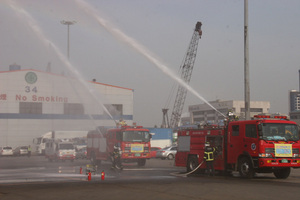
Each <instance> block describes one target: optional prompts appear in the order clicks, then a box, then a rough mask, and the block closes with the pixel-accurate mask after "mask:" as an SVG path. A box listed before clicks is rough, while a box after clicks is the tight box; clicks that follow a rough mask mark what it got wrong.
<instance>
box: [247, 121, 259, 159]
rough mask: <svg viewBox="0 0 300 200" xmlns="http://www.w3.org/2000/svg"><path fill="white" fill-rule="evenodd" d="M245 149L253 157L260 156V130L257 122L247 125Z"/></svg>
mask: <svg viewBox="0 0 300 200" xmlns="http://www.w3.org/2000/svg"><path fill="white" fill-rule="evenodd" d="M243 143H244V151H246V152H248V153H249V155H250V156H251V157H258V152H259V151H258V131H257V126H256V124H246V125H245V137H244V139H243Z"/></svg>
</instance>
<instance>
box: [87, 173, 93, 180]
mask: <svg viewBox="0 0 300 200" xmlns="http://www.w3.org/2000/svg"><path fill="white" fill-rule="evenodd" d="M90 180H92V173H91V172H89V173H88V181H90Z"/></svg>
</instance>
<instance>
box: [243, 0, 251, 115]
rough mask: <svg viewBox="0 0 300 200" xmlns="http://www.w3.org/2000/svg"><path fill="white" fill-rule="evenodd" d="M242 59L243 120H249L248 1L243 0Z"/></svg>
mask: <svg viewBox="0 0 300 200" xmlns="http://www.w3.org/2000/svg"><path fill="white" fill-rule="evenodd" d="M244 57H245V60H244V76H245V77H244V79H245V91H244V92H245V119H246V120H250V86H249V37H248V0H244Z"/></svg>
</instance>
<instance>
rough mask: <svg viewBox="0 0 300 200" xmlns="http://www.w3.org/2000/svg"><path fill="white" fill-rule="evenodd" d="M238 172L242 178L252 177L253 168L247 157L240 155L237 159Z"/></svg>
mask: <svg viewBox="0 0 300 200" xmlns="http://www.w3.org/2000/svg"><path fill="white" fill-rule="evenodd" d="M239 173H240V176H241V177H242V178H253V176H254V170H253V166H252V163H251V161H250V159H249V158H247V157H242V158H241V159H240V160H239Z"/></svg>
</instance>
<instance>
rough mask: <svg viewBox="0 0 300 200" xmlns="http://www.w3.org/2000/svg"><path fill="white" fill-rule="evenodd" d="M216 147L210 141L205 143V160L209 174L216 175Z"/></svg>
mask: <svg viewBox="0 0 300 200" xmlns="http://www.w3.org/2000/svg"><path fill="white" fill-rule="evenodd" d="M215 152H216V149H215V148H214V147H212V146H211V145H210V143H209V142H206V143H205V150H204V160H205V162H206V170H207V173H208V175H210V176H214V175H215V168H214V160H215V159H214V156H215V155H214V154H215Z"/></svg>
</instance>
